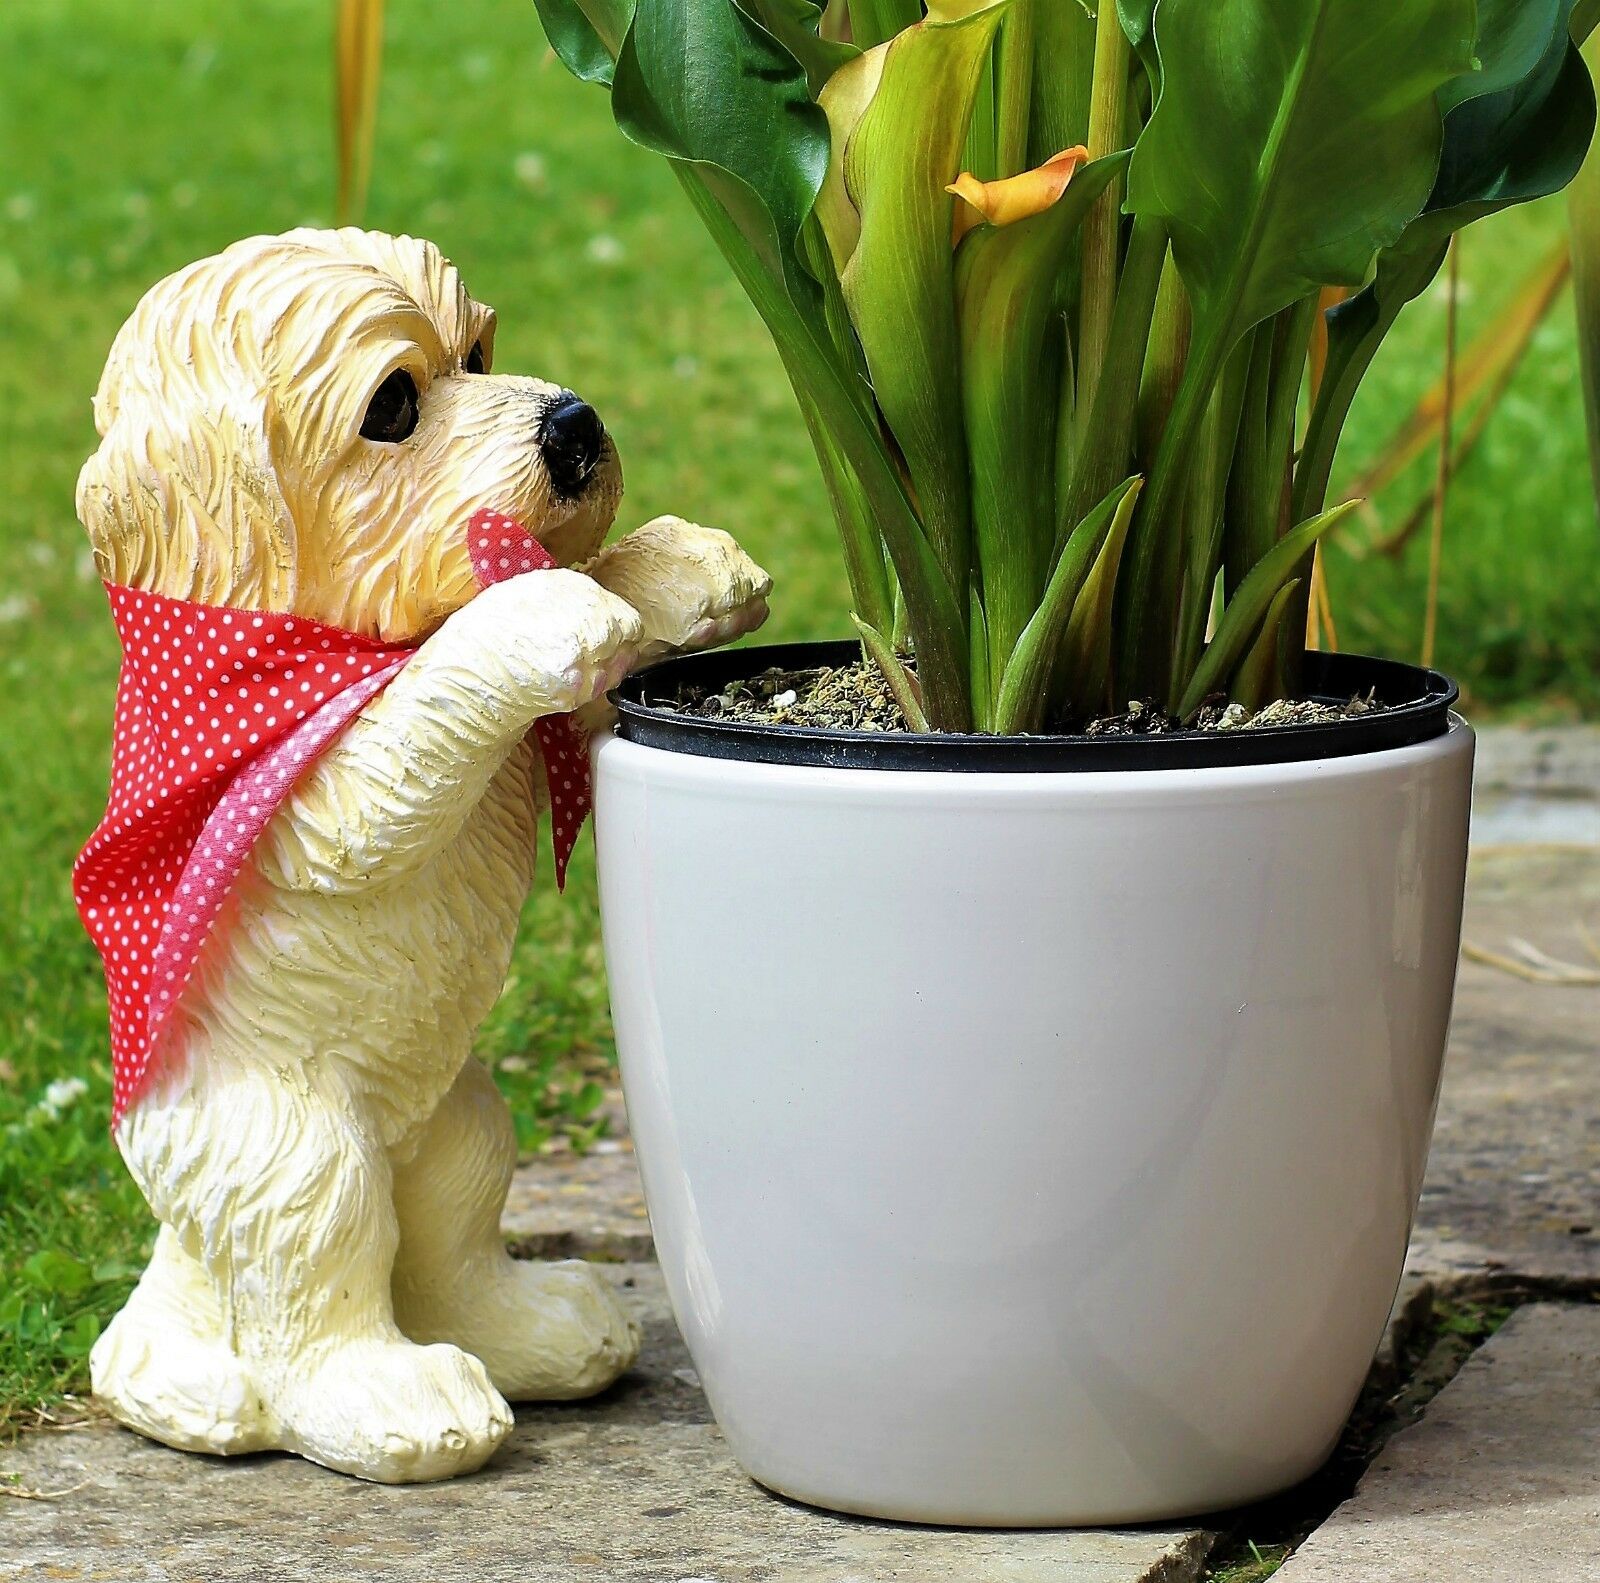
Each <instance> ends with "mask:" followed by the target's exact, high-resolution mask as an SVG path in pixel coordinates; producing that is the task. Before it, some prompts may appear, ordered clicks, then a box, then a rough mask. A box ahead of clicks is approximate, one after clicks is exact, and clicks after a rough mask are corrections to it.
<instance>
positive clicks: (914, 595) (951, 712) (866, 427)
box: [672, 160, 972, 731]
mask: <svg viewBox="0 0 1600 1583" xmlns="http://www.w3.org/2000/svg"><path fill="white" fill-rule="evenodd" d="M672 170H673V174H674V175H675V176H676V177H677V178H678V182H679V185H680V186H682V188H683V190H684V192H685V193H686V194H687V196H688V198H689V201H690V203H691V204H692V205H693V206H694V209H695V212H696V213H697V214H698V215H699V216H700V218H701V220H702V221H703V222H704V223H705V226H706V229H707V230H709V231H710V233H711V236H712V239H713V240H714V241H715V242H716V244H717V247H718V249H719V250H720V251H721V253H722V256H723V257H724V258H725V259H726V260H727V262H728V266H729V268H731V269H732V271H733V273H734V277H735V278H736V279H737V280H738V282H739V284H740V285H741V286H742V287H743V288H744V290H745V293H746V295H748V296H749V298H750V300H751V302H752V303H753V304H754V305H755V308H756V311H757V312H758V313H759V314H760V315H761V317H762V319H763V320H764V321H765V323H766V326H767V329H768V330H769V331H770V332H771V334H772V339H773V344H774V345H775V346H776V348H777V351H778V356H779V358H780V359H781V360H782V362H783V366H784V370H785V372H786V373H787V374H788V376H789V381H790V383H791V384H792V385H793V386H794V388H795V391H796V392H797V394H799V395H801V397H802V398H803V399H804V400H805V401H806V402H808V403H811V404H814V405H815V407H816V410H817V413H818V415H819V418H820V419H821V420H822V422H823V426H824V427H825V428H826V429H827V431H828V433H829V434H830V436H831V438H832V441H833V443H834V445H836V446H837V447H838V451H839V454H840V455H841V456H842V457H843V458H844V460H845V461H846V462H847V463H848V464H849V467H850V471H851V472H852V473H853V474H854V476H855V479H856V482H857V483H858V484H859V485H860V487H861V491H862V495H863V497H864V501H865V511H866V512H870V514H871V518H872V519H873V520H874V521H875V523H876V525H877V528H878V531H879V532H880V533H881V534H882V536H883V541H884V543H885V545H886V546H887V547H888V551H889V557H890V559H891V561H892V562H893V564H894V569H895V572H896V574H897V575H898V578H899V586H900V589H901V591H902V593H903V595H904V597H905V603H906V621H907V625H908V627H909V629H910V632H911V637H912V646H913V649H914V651H915V653H916V658H917V675H918V679H919V681H920V683H921V686H922V691H923V697H924V700H925V702H926V705H927V711H928V718H929V720H930V721H931V722H932V724H933V726H934V728H935V729H936V730H940V731H965V730H967V729H968V728H969V726H970V723H971V719H972V713H971V704H970V700H969V695H968V685H967V683H968V678H967V636H966V635H967V609H966V601H965V597H964V594H965V590H964V589H963V590H962V595H963V597H962V599H961V603H960V604H958V603H957V602H956V600H957V594H956V591H955V590H954V589H952V588H951V586H950V582H949V579H948V578H947V577H946V575H945V573H944V569H943V568H942V567H941V566H940V564H939V561H938V559H937V557H936V556H935V555H934V553H933V550H932V548H931V547H930V546H929V544H928V539H927V535H926V533H925V532H924V530H923V527H922V523H921V522H920V521H919V520H918V517H917V514H916V512H915V511H914V510H913V509H912V506H911V502H910V500H909V499H908V498H907V496H906V492H905V486H904V485H903V483H902V482H901V479H900V475H899V473H898V472H897V471H896V468H895V465H894V462H893V461H892V460H891V458H890V456H889V454H888V452H887V450H886V449H885V447H884V441H883V436H882V435H881V433H880V432H879V430H878V425H877V422H876V420H875V418H873V417H872V415H870V414H869V413H868V412H867V411H866V410H865V408H864V406H863V403H862V401H861V397H860V393H859V391H858V390H857V389H856V388H855V385H854V380H853V377H852V376H850V375H848V374H846V373H845V372H844V371H843V370H842V369H841V368H840V366H839V360H838V354H837V353H836V351H835V350H834V348H833V346H832V345H831V343H830V341H829V339H828V338H827V331H826V328H825V327H824V328H823V329H822V331H821V333H820V334H819V333H818V330H817V328H816V327H814V325H813V323H812V319H811V317H808V316H807V315H806V314H804V313H802V312H801V311H800V310H799V309H798V308H797V306H796V304H795V303H794V301H793V300H792V299H791V298H790V297H789V295H788V293H787V291H786V289H785V288H784V287H783V286H781V285H780V284H779V282H777V281H776V280H775V279H774V278H773V276H772V274H771V273H770V271H769V270H768V269H767V267H766V266H765V264H764V263H763V262H762V260H761V259H760V258H759V257H758V256H757V254H756V252H755V250H754V248H753V247H752V246H751V245H750V243H749V241H748V239H747V238H746V237H745V236H744V234H743V233H742V232H741V231H740V230H739V228H738V226H737V225H735V224H734V223H733V222H732V221H731V220H730V218H729V216H728V215H727V213H726V212H725V211H724V210H723V208H722V206H721V204H719V203H718V201H717V199H716V197H715V195H714V194H713V193H712V192H711V191H710V189H709V188H708V187H707V186H706V183H705V181H704V180H703V179H702V178H701V176H700V175H699V173H698V172H696V171H695V170H694V169H692V168H691V167H688V166H686V165H685V164H684V163H683V162H682V161H679V160H674V161H673V162H672ZM815 317H816V318H820V317H821V314H820V310H818V312H817V313H816V314H815ZM822 460H823V463H824V466H826V465H827V458H822Z"/></svg>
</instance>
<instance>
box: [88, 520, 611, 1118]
mask: <svg viewBox="0 0 1600 1583" xmlns="http://www.w3.org/2000/svg"><path fill="white" fill-rule="evenodd" d="M468 533H469V535H470V538H469V543H470V544H471V546H472V558H473V566H474V570H476V571H477V572H478V576H479V580H480V581H481V582H484V583H489V582H498V581H500V580H501V579H502V578H504V577H509V576H515V575H517V573H519V572H523V571H537V570H542V569H544V568H547V567H549V566H552V565H553V564H554V562H553V561H552V560H551V558H550V556H549V555H548V554H546V552H545V551H544V549H543V548H542V547H541V546H540V545H539V544H538V543H537V541H536V540H534V539H533V538H532V537H531V536H530V535H529V534H528V533H527V532H526V531H525V530H523V529H522V528H520V527H519V526H518V525H517V524H516V523H514V522H512V521H511V520H510V519H509V518H505V517H501V516H499V515H498V514H496V513H491V512H480V513H478V515H477V516H475V517H474V518H473V519H472V522H471V523H470V524H469V527H468ZM480 541H482V542H485V543H487V544H488V545H489V546H490V548H489V549H488V550H486V551H480V549H479V545H480ZM484 553H487V554H489V556H490V566H489V569H488V571H487V574H486V570H485V568H484V566H483V565H481V564H480V555H481V554H484ZM502 562H503V564H502ZM106 593H107V596H108V598H109V599H110V602H111V614H112V619H113V620H114V621H115V623H116V627H117V635H118V637H119V638H120V639H121V641H122V674H121V678H120V680H119V682H118V686H117V706H116V720H115V725H114V728H113V737H112V748H111V791H110V795H109V797H108V799H107V802H106V812H105V817H104V818H103V819H102V820H101V822H100V824H99V826H98V828H97V829H96V830H95V832H94V834H93V835H92V836H90V838H89V841H88V843H87V844H86V845H85V847H84V849H83V851H82V852H81V853H79V855H78V860H77V862H76V863H75V864H74V865H73V871H72V889H73V895H74V897H75V898H76V900H77V904H78V915H79V917H80V918H81V919H82V920H83V925H84V928H85V929H87V930H88V932H89V936H90V938H91V939H92V940H93V941H94V943H95V945H96V946H97V947H98V949H99V951H100V955H101V958H102V960H103V961H104V963H105V971H106V992H107V999H108V1002H109V1005H110V1013H111V1062H112V1084H113V1104H112V1118H111V1124H112V1126H113V1127H115V1126H116V1124H117V1122H118V1121H119V1120H120V1119H121V1118H122V1115H123V1113H124V1111H126V1109H127V1107H128V1105H129V1104H130V1103H131V1101H132V1100H133V1099H134V1098H135V1097H136V1095H137V1094H138V1093H139V1091H140V1089H141V1087H142V1086H143V1084H144V1082H145V1080H146V1078H147V1077H148V1075H149V1073H150V1069H151V1066H152V1063H153V1059H154V1057H155V1055H156V1052H157V1051H158V1049H159V1047H160V1043H161V1035H162V1031H163V1029H164V1027H165V1024H166V1021H167V1018H168V1016H169V1014H170V1013H171V1011H172V1008H173V1007H174V1006H175V1005H176V1003H177V1000H178V997H179V996H180V995H181V994H182V992H183V989H184V986H185V985H186V984H187V983H188V981H189V979H190V977H191V976H192V975H193V972H194V967H195V963H196V962H197V961H198V959H199V956H200V952H201V950H202V949H203V947H204V945H205V942H206V939H207V937H208V935H209V933H210V930H211V926H212V924H213V923H214V922H215V921H216V918H217V914H218V913H219V912H220V911H221V908H222V905H223V902H224V901H225V900H226V898H227V896H228V893H229V891H230V890H231V889H232V886H233V884H234V881H235V880H236V879H237V878H238V875H239V871H240V869H241V868H242V867H243V866H244V863H245V861H246V859H247V858H248V857H249V855H250V851H251V849H252V848H253V847H254V845H255V843H256V841H257V840H258V839H259V838H260V835H261V832H262V831H263V830H264V829H265V828H266V826H267V823H268V821H269V820H270V819H271V818H272V816H273V814H274V813H276V812H277V810H278V808H279V807H280V806H281V805H282V803H283V801H284V799H285V798H286V797H287V796H288V794H289V792H290V791H291V790H292V788H293V787H294V784H295V782H296V781H297V780H298V778H299V777H300V775H301V774H302V773H303V772H304V771H305V769H306V766H307V765H309V764H310V763H311V761H312V760H313V759H314V758H316V756H317V755H318V754H319V753H320V752H321V751H322V750H323V749H324V748H325V747H326V746H327V745H328V744H329V743H330V742H331V741H332V740H333V739H334V737H335V736H337V735H338V733H339V732H340V731H341V730H342V729H343V728H344V727H345V726H346V725H347V724H348V723H349V722H350V721H351V720H352V719H353V718H354V717H355V716H356V715H357V714H358V713H359V712H360V711H361V710H362V708H364V707H365V705H366V704H367V703H368V702H369V701H370V700H371V699H372V698H373V697H374V696H376V694H377V693H378V692H380V691H381V690H382V688H383V686H384V684H385V683H386V682H388V681H389V680H390V679H391V678H392V677H393V676H394V675H395V674H396V672H398V671H399V670H400V668H401V667H402V666H403V665H404V664H405V663H406V661H407V660H408V659H409V658H410V657H411V655H412V653H414V652H415V651H414V650H412V649H406V648H395V647H389V646H386V645H384V644H382V643H379V642H377V641H375V640H373V639H370V638H364V637H362V636H360V635H359V634H357V633H353V632H345V631H343V630H341V629H340V628H338V627H330V626H326V625H323V624H322V623H320V622H316V621H310V620H307V619H306V618H305V617H303V616H293V615H284V614H275V613H272V612H267V611H254V610H228V609H222V608H220V607H217V606H212V605H201V604H196V603H193V602H192V601H189V600H184V599H170V598H168V597H166V596H165V595H162V594H153V593H147V592H145V591H144V590H142V589H135V588H126V587H122V586H120V585H116V584H107V585H106ZM535 729H536V731H537V732H538V736H539V742H540V746H541V749H542V751H543V752H544V755H545V763H546V769H547V772H548V778H549V781H550V788H551V803H552V810H551V818H552V824H553V831H552V834H553V837H554V841H555V849H556V876H557V879H558V881H561V882H564V880H565V877H566V867H567V860H568V858H569V857H570V855H571V852H572V847H573V843H574V842H575V841H576V839H577V832H578V828H579V826H580V825H581V824H582V822H583V818H584V815H585V814H586V813H587V811H588V805H589V761H588V755H587V754H586V753H585V752H584V751H583V744H582V742H581V740H580V739H579V735H578V733H577V731H576V730H575V729H574V727H573V724H572V722H571V720H570V719H568V718H567V717H565V716H562V717H559V718H554V719H549V720H542V721H540V722H538V725H537V726H536V727H535Z"/></svg>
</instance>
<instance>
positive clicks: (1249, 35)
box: [1117, 0, 1474, 695]
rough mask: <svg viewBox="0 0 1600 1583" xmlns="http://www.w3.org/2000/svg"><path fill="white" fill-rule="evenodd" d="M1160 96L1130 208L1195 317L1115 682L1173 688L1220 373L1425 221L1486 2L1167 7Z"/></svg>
mask: <svg viewBox="0 0 1600 1583" xmlns="http://www.w3.org/2000/svg"><path fill="white" fill-rule="evenodd" d="M1154 32H1155V40H1156V46H1157V50H1158V52H1159V55H1160V60H1161V70H1162V83H1161V97H1160V100H1159V101H1158V103H1157V105H1156V108H1155V111H1154V113H1153V114H1152V115H1151V118H1150V121H1149V123H1148V125H1147V126H1146V127H1145V130H1144V133H1143V135H1142V136H1141V137H1140V139H1139V142H1138V144H1137V146H1136V147H1135V149H1134V154H1133V163H1132V165H1131V166H1130V167H1129V172H1128V207H1129V208H1130V209H1131V210H1132V211H1133V212H1134V213H1135V214H1137V215H1140V216H1153V217H1156V218H1158V219H1161V220H1163V221H1164V222H1165V223H1166V224H1167V225H1168V226H1169V228H1170V231H1171V236H1172V251H1173V257H1174V259H1175V260H1176V262H1177V265H1178V268H1179V271H1180V273H1181V274H1182V277H1183V281H1184V284H1185V285H1186V286H1187V288H1188V291H1189V295H1190V298H1191V300H1192V303H1193V310H1194V334H1193V339H1192V342H1191V348H1190V353H1189V358H1188V362H1187V364H1186V365H1185V368H1184V373H1183V378H1182V380H1181V382H1180V384H1179V387H1178V391H1177V395H1176V397H1175V398H1174V401H1173V405H1172V411H1171V414H1170V416H1169V418H1168V421H1167V424H1166V428H1165V431H1164V433H1163V435H1162V440H1161V445H1160V449H1159V450H1158V451H1157V453H1156V456H1155V460H1154V462H1153V464H1152V466H1151V469H1150V483H1149V487H1148V489H1147V490H1146V492H1145V498H1144V503H1143V505H1142V507H1141V508H1140V513H1139V520H1138V522H1137V523H1136V524H1135V527H1134V532H1133V540H1132V543H1131V546H1130V554H1129V557H1128V565H1127V570H1126V573H1125V576H1126V578H1127V581H1128V585H1129V586H1128V588H1127V591H1126V594H1125V595H1124V597H1123V598H1122V600H1121V612H1122V613H1121V615H1120V617H1119V619H1120V623H1121V633H1120V640H1119V655H1118V659H1119V674H1118V678H1117V685H1118V686H1119V687H1121V688H1125V689H1127V690H1128V691H1129V692H1130V694H1132V695H1140V694H1144V693H1147V692H1148V693H1159V692H1164V691H1165V690H1166V689H1167V687H1168V685H1169V682H1170V680H1171V677H1170V654H1171V621H1172V611H1173V610H1174V608H1175V606H1176V604H1177V600H1178V593H1179V590H1180V588H1181V587H1182V586H1183V584H1184V582H1185V581H1187V580H1189V579H1188V578H1187V577H1186V575H1185V568H1184V566H1183V564H1182V554H1181V551H1180V550H1179V548H1178V547H1177V546H1176V545H1175V543H1174V540H1175V538H1176V536H1177V535H1178V534H1179V533H1180V532H1181V525H1182V521H1183V513H1182V511H1181V510H1180V509H1178V508H1179V504H1180V502H1181V501H1182V499H1183V497H1184V492H1185V490H1186V489H1187V487H1188V475H1189V470H1190V466H1191V462H1192V454H1193V449H1194V443H1195V439H1196V436H1197V433H1198V430H1199V427H1200V424H1201V422H1202V421H1203V419H1204V415H1205V412H1206V408H1207V405H1208V403H1209V401H1210V398H1211V392H1212V389H1213V387H1214V386H1215V384H1216V381H1217V378H1218V376H1219V374H1220V373H1221V370H1222V366H1223V362H1224V360H1225V359H1226V357H1227V356H1228V353H1229V352H1230V350H1231V349H1232V348H1233V346H1234V344H1235V343H1236V342H1237V341H1238V339H1239V337H1240V336H1241V335H1243V334H1244V332H1245V331H1247V330H1248V329H1250V327H1251V326H1252V325H1254V324H1257V323H1259V322H1260V321H1261V320H1262V319H1264V318H1266V317H1267V316H1268V315H1269V314H1272V313H1275V312H1277V311H1278V310H1279V309H1280V308H1283V307H1286V306H1287V305H1288V304H1289V303H1291V302H1295V301H1298V300H1300V299H1301V298H1303V297H1305V296H1307V295H1308V294H1309V293H1311V292H1313V291H1315V290H1317V289H1318V288H1319V287H1320V286H1322V285H1324V284H1327V283H1343V284H1347V285H1359V284H1360V283H1361V281H1362V280H1363V279H1364V278H1365V275H1366V271H1367V268H1368V266H1369V264H1370V263H1371V260H1372V257H1373V254H1374V252H1375V251H1376V250H1377V249H1378V248H1380V247H1383V246H1387V245H1388V244H1389V243H1391V242H1393V241H1394V240H1395V239H1396V238H1397V237H1398V236H1399V235H1400V234H1401V232H1402V231H1403V230H1404V229H1405V226H1406V224H1407V222H1408V221H1409V220H1410V219H1411V218H1412V217H1413V216H1414V215H1415V214H1416V213H1417V212H1418V211H1419V210H1420V209H1421V207H1422V205H1423V203H1424V201H1425V200H1426V198H1427V195H1428V191H1429V188H1430V186H1431V184H1432V181H1433V177H1434V173H1435V171H1436V169H1437V166H1438V159H1439V148H1440V141H1441V137H1442V128H1441V123H1440V117H1439V109H1438V105H1437V104H1436V102H1435V99H1436V95H1437V93H1438V90H1439V89H1440V87H1441V86H1442V85H1443V84H1444V83H1446V82H1448V81H1449V80H1450V79H1451V78H1453V77H1455V76H1458V75H1459V74H1460V73H1461V72H1463V71H1465V70H1467V69H1469V68H1470V67H1471V65H1472V60H1473V55H1472V40H1473V33H1474V10H1473V0H1407V3H1405V4H1396V3H1395V0H1273V3H1272V4H1270V5H1267V4H1263V3H1262V0H1161V3H1160V4H1159V6H1158V7H1157V9H1156V12H1155V22H1154Z"/></svg>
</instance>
